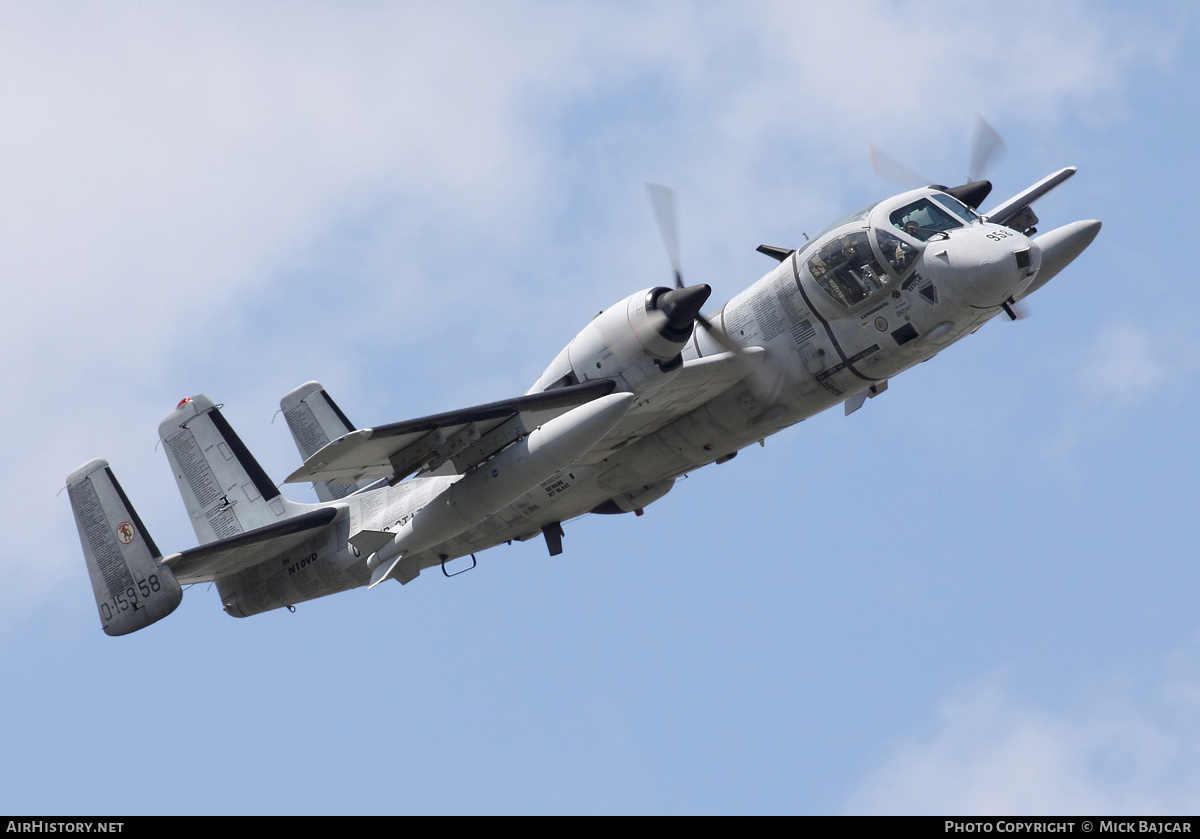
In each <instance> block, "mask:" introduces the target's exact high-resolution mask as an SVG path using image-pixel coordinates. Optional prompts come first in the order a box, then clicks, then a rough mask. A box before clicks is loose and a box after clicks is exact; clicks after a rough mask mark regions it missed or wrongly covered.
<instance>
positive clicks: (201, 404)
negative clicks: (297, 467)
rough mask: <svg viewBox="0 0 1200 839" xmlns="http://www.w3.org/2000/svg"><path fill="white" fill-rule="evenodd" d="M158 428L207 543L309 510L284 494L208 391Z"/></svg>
mask: <svg viewBox="0 0 1200 839" xmlns="http://www.w3.org/2000/svg"><path fill="white" fill-rule="evenodd" d="M158 433H159V436H160V437H161V438H162V441H163V443H164V444H165V445H164V448H165V449H166V452H167V460H168V461H169V462H170V464H171V470H172V471H173V472H174V473H175V482H176V483H177V484H178V485H179V494H180V495H182V496H183V503H184V506H186V507H187V510H188V515H190V516H191V519H192V527H193V528H195V530H196V538H197V539H199V540H200V544H201V545H206V544H208V543H209V542H215V541H216V540H218V539H224V538H227V537H229V536H236V535H237V534H239V533H244V532H245V531H247V530H253V529H254V528H256V527H263V526H264V525H268V524H273V523H275V522H277V521H280V520H282V519H286V518H291V517H292V516H294V515H298V514H299V513H301V512H303V511H304V508H303V507H302V506H301V505H298V504H295V503H293V502H291V501H289V500H287V499H286V498H284V497H283V496H282V495H281V494H280V493H279V488H278V487H277V486H275V483H274V482H273V481H272V480H271V479H270V478H268V477H267V473H266V472H264V471H263V468H262V467H261V466H259V465H258V461H257V460H255V459H254V455H252V454H250V451H249V450H248V449H247V448H246V446H245V445H244V444H243V443H242V441H241V439H240V438H239V437H238V436H237V433H236V432H234V430H233V429H232V428H231V427H230V425H229V423H228V422H227V421H226V420H225V417H223V416H221V410H220V409H219V408H218V407H217V406H216V405H214V404H213V402H212V400H211V399H209V398H208V397H207V396H205V395H203V394H200V395H199V396H193V397H192V398H191V399H185V400H183V401H182V402H180V403H179V405H178V407H176V408H175V410H174V411H172V412H171V413H170V414H168V415H167V416H166V418H165V419H164V420H163V421H162V423H161V424H159V426H158Z"/></svg>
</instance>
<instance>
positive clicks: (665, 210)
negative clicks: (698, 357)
mask: <svg viewBox="0 0 1200 839" xmlns="http://www.w3.org/2000/svg"><path fill="white" fill-rule="evenodd" d="M646 191H647V192H648V193H650V206H651V207H652V208H653V209H654V219H655V221H657V222H658V232H659V233H660V234H661V235H662V240H663V246H664V247H665V248H666V249H667V259H669V260H670V262H671V271H672V273H673V274H674V277H675V289H674V290H673V291H667V292H664V293H663V294H660V295H659V297H658V300H657V305H658V308H659V310H660V311H661V312H662V313H663V314H665V315H666V316H667V324H668V328H672V329H674V330H675V331H676V332H677V334H683V333H684V330H686V329H689V328H690V327H691V325H692V321H695V322H696V323H698V324H700V326H701V327H702V328H703V329H704V331H705V332H707V333H708V334H709V336H710V337H712V339H713V340H714V341H716V342H717V343H718V344H720V345H721V347H722V348H724V349H726V350H728V351H729V352H731V353H733V354H735V355H737V356H739V357H743V358H744V357H745V351H744V350H743V349H742V347H740V346H739V345H738V344H736V343H734V342H733V341H732V340H731V339H730V338H729V336H728V335H726V334H725V332H724V331H722V330H720V329H717V328H716V327H715V326H713V324H712V322H711V321H710V320H709V319H708V318H706V317H705V316H704V315H703V314H701V313H700V307H701V306H703V305H704V303H705V302H706V301H707V300H708V296H709V295H710V294H712V288H711V287H710V286H708V285H705V284H700V285H694V286H685V285H684V284H683V270H682V268H681V267H680V265H681V260H680V258H679V223H678V221H677V214H676V212H675V192H674V191H673V190H672V189H670V188H668V187H665V186H661V185H659V184H646Z"/></svg>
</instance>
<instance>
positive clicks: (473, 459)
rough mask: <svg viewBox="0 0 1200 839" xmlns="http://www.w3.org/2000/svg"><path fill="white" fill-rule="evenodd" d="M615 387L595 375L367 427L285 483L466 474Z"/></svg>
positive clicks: (338, 441) (330, 448)
mask: <svg viewBox="0 0 1200 839" xmlns="http://www.w3.org/2000/svg"><path fill="white" fill-rule="evenodd" d="M616 386H617V383H616V382H615V381H613V380H612V379H595V380H593V381H589V382H582V383H580V384H574V385H567V386H566V387H560V388H555V389H554V390H548V391H545V392H543V393H532V394H528V395H526V396H518V397H516V398H514V399H506V400H503V401H501V402H491V403H489V404H487V405H476V406H475V407H473V408H464V409H462V410H460V411H449V412H447V413H444V414H434V415H433V416H428V417H421V418H420V419H413V420H406V421H404V422H396V423H392V424H390V425H381V426H378V427H376V428H362V429H359V430H358V431H352V432H350V433H349V434H346V435H343V436H342V437H339V438H338V439H336V440H334V441H332V442H331V443H329V444H328V445H326V446H325V447H324V448H322V449H320V450H319V451H317V452H315V453H314V454H313V455H312V456H310V457H309V458H308V459H307V460H305V461H304V465H303V466H301V467H300V468H299V469H297V470H296V471H295V472H293V473H292V474H291V475H288V477H287V478H286V479H285V481H284V483H302V482H306V481H332V482H334V483H339V484H345V483H353V482H355V481H358V480H360V479H362V478H368V477H375V478H388V479H390V480H400V479H401V478H404V477H407V476H408V475H411V474H412V473H414V472H416V471H418V470H421V469H424V470H425V471H427V472H432V471H434V470H435V469H439V468H441V467H442V466H443V465H445V464H447V463H450V464H452V465H453V468H454V469H455V471H457V472H459V473H462V472H465V471H467V470H468V469H470V468H471V467H472V466H475V465H477V464H479V463H482V462H483V461H484V460H487V459H488V458H489V457H491V456H492V455H493V454H495V453H496V452H498V451H499V450H500V449H502V448H504V447H505V446H507V445H508V444H509V443H511V442H512V441H514V440H516V439H518V438H520V437H521V436H523V435H525V434H527V433H528V432H529V431H530V430H532V429H534V428H537V427H538V426H539V425H541V424H542V423H544V422H548V421H549V420H551V419H554V418H555V417H557V416H559V415H561V414H564V413H566V412H567V411H569V410H570V409H572V408H574V407H576V406H578V405H582V404H584V403H585V402H591V401H592V400H593V399H598V398H600V397H601V396H607V395H608V394H610V393H612V392H613V390H615V389H616Z"/></svg>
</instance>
